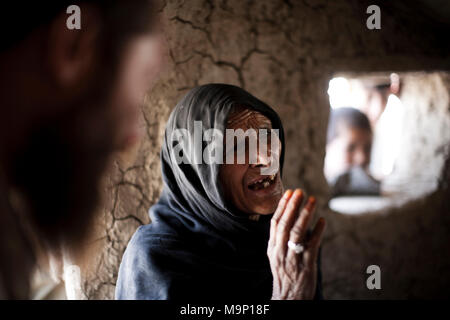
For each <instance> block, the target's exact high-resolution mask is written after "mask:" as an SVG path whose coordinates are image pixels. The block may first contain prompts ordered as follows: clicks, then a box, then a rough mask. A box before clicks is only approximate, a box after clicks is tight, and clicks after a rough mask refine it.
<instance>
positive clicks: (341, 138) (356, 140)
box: [325, 127, 372, 179]
mask: <svg viewBox="0 0 450 320" xmlns="http://www.w3.org/2000/svg"><path fill="white" fill-rule="evenodd" d="M371 148H372V133H371V132H370V131H368V130H364V129H359V128H348V127H342V128H340V130H339V135H338V136H337V137H336V138H335V139H334V140H332V141H331V142H330V143H329V144H328V145H327V155H326V159H325V174H326V175H327V178H328V179H332V178H333V177H335V176H337V175H340V174H342V173H344V172H345V171H347V170H349V169H350V168H352V167H354V166H361V167H363V168H364V169H367V167H368V165H369V162H370V151H371Z"/></svg>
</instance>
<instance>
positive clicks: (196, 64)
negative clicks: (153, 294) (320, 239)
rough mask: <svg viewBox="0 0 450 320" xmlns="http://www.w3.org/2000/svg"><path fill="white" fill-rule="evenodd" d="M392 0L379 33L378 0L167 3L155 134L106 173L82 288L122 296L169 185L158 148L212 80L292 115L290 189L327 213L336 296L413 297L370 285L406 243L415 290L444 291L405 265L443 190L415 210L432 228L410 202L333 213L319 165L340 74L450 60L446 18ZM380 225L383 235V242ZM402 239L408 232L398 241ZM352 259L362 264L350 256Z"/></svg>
mask: <svg viewBox="0 0 450 320" xmlns="http://www.w3.org/2000/svg"><path fill="white" fill-rule="evenodd" d="M391 2H392V1H389V4H388V1H378V4H379V5H380V7H381V15H382V20H381V27H382V28H381V30H373V31H372V30H368V29H367V28H366V19H367V17H368V15H367V14H366V8H367V6H368V5H369V3H367V4H366V3H365V2H364V1H357V0H354V1H325V0H324V1H321V0H316V1H312V0H303V1H293V0H291V1H289V0H286V1H281V0H259V1H241V0H233V1H199V0H198V1H197V0H195V1H194V0H189V1H175V0H171V1H166V2H165V3H164V6H163V9H162V15H163V20H164V23H165V31H166V38H167V47H168V50H167V65H166V69H165V71H164V72H163V74H162V76H161V78H160V80H159V81H158V83H157V84H156V85H155V86H154V88H153V89H152V90H151V92H149V95H148V98H147V99H146V102H145V106H144V108H143V126H144V128H145V130H146V135H145V137H144V139H143V141H142V142H141V144H140V145H139V146H138V147H137V149H136V150H134V151H135V152H134V154H135V156H136V157H135V158H133V157H129V158H126V159H125V160H123V159H122V160H119V159H118V160H117V161H116V162H115V165H114V168H113V170H112V173H111V174H110V176H109V177H108V188H107V190H105V198H106V199H105V200H106V206H105V207H104V209H103V210H102V212H101V214H100V219H99V224H98V232H97V234H96V236H97V239H96V241H94V242H93V243H92V248H94V249H93V250H94V251H93V252H95V254H93V255H91V256H89V260H88V261H87V262H85V263H83V264H82V283H81V288H82V292H80V296H82V297H85V298H113V295H114V287H115V281H116V277H117V270H118V267H119V263H120V260H121V257H122V254H123V251H124V249H125V247H126V245H127V242H128V240H129V239H130V237H131V235H132V234H133V232H134V231H135V230H136V228H137V227H138V226H139V225H140V224H143V223H149V222H150V221H149V218H148V214H147V211H148V209H149V207H150V206H151V205H152V204H153V203H154V202H155V201H157V199H158V196H159V193H160V191H161V175H160V166H159V148H160V144H161V141H162V134H163V130H164V125H165V122H166V120H167V118H168V116H169V113H170V111H171V109H172V108H173V107H174V106H175V104H176V102H177V101H178V100H179V99H180V98H181V97H182V96H183V95H184V94H185V93H186V92H187V91H188V90H189V89H190V88H192V87H194V86H196V85H199V84H204V83H209V82H223V83H231V84H236V85H239V86H241V87H243V88H245V89H246V90H248V91H249V92H251V93H252V94H254V95H255V96H257V97H258V98H260V99H262V100H263V101H265V102H267V103H268V104H269V105H271V106H273V107H274V109H275V110H276V111H277V112H279V114H280V116H281V118H282V120H283V121H284V124H285V128H286V133H287V150H286V151H287V155H286V164H285V176H284V182H285V184H286V186H287V187H295V186H300V187H303V188H305V189H306V190H307V192H308V193H311V194H314V195H316V196H317V197H318V200H319V208H318V211H319V213H320V214H321V215H324V216H326V217H327V218H329V222H330V223H329V226H328V230H327V235H326V238H325V241H324V250H323V255H324V261H323V263H324V281H325V282H324V290H325V296H326V297H327V298H360V297H369V298H370V297H389V298H391V297H396V296H398V297H400V298H402V297H405V296H406V292H408V290H409V287H408V286H407V285H406V284H405V283H411V282H401V284H399V285H398V286H396V287H395V288H391V289H389V288H388V289H386V290H381V292H377V293H373V292H366V291H367V289H364V288H362V287H361V286H364V285H365V277H366V275H365V267H366V265H367V263H369V262H370V261H375V262H373V263H375V264H376V261H377V259H382V261H388V260H390V259H391V257H392V256H396V255H401V252H402V248H403V247H404V246H417V251H415V250H416V249H414V250H413V252H417V253H416V254H415V255H414V254H413V253H411V256H410V257H408V259H409V260H411V261H409V260H408V261H406V260H402V262H401V263H400V264H399V265H395V268H397V269H395V268H394V267H390V266H389V267H387V269H388V270H389V272H391V271H396V272H398V274H399V275H400V276H401V277H403V278H402V279H412V280H411V281H412V283H416V284H415V287H414V290H416V291H417V292H418V293H417V295H418V296H420V294H422V295H425V294H426V293H433V294H435V293H436V292H435V291H436V290H434V289H433V288H434V287H433V282H429V283H428V287H426V286H425V285H424V286H423V288H424V291H422V292H421V289H422V286H421V283H422V279H421V278H420V275H421V274H426V275H429V274H430V270H431V269H430V268H429V267H427V266H426V265H425V266H424V265H422V264H420V266H418V267H416V268H411V269H406V268H408V267H407V265H409V264H408V263H409V262H411V263H412V264H413V265H416V262H417V261H416V260H420V259H419V258H418V257H419V254H420V253H421V252H422V250H425V248H423V247H422V242H420V240H418V239H417V238H416V236H418V235H419V234H422V233H425V234H429V233H433V225H434V223H435V222H436V221H439V219H440V218H441V215H440V214H441V212H442V210H441V208H442V203H443V202H445V201H444V199H445V198H443V196H442V195H441V194H440V193H438V194H435V195H433V197H436V198H430V199H431V200H430V199H428V200H420V201H423V202H419V204H415V205H412V209H414V210H415V211H414V212H416V213H415V214H413V216H414V217H417V219H420V217H421V216H422V215H423V212H424V210H431V211H432V212H434V213H435V214H433V215H430V216H433V217H434V218H433V220H427V223H426V224H425V226H423V228H424V229H417V228H418V227H417V225H416V224H415V220H414V219H408V220H407V221H408V222H407V223H406V224H405V225H404V224H403V223H402V217H403V215H402V213H401V212H403V213H405V212H406V211H409V210H410V209H409V208H403V209H401V208H400V209H395V210H392V212H387V213H385V217H386V216H387V218H380V217H379V216H368V217H367V218H363V219H359V220H358V219H356V218H348V217H345V216H342V217H341V216H336V215H335V214H333V213H332V212H330V210H329V209H328V208H327V200H328V187H327V185H326V182H325V179H324V177H323V173H322V168H323V157H324V154H325V133H326V127H327V120H328V112H329V106H328V97H327V94H326V92H327V87H328V81H329V79H330V78H331V77H332V74H333V73H334V72H341V71H345V72H348V71H349V72H370V71H410V70H439V69H449V68H450V61H449V59H448V50H447V49H448V44H447V42H445V44H444V39H445V38H441V34H442V30H444V29H445V28H444V27H441V26H439V25H436V24H435V23H433V22H431V21H430V20H428V18H427V17H424V16H423V15H421V13H420V10H419V11H417V10H413V9H414V8H413V6H412V5H411V6H406V5H398V4H397V5H396V7H393V5H392V4H391ZM370 4H373V3H370ZM418 5H419V3H418ZM447 88H448V87H447ZM433 199H434V200H433ZM436 199H438V200H439V199H440V200H439V201H438V200H436ZM421 205H422V207H421ZM399 212H400V213H399ZM386 219H389V221H387V220H386ZM446 221H447V220H446ZM393 223H395V225H397V224H398V225H401V226H402V228H404V229H401V230H404V232H403V233H402V234H406V235H407V236H408V237H410V238H411V239H415V241H416V242H408V241H406V240H407V239H406V240H405V239H403V240H402V239H401V238H399V237H396V236H395V235H396V233H395V232H394V230H392V229H391V227H392V225H393ZM374 225H376V226H378V228H379V229H378V230H377V231H375V230H374V231H373V232H371V233H368V234H367V236H366V235H365V230H366V229H370V228H371V227H372V226H374ZM389 226H391V227H389ZM443 226H448V223H446V224H444V225H443ZM421 228H422V227H421ZM446 228H448V227H446ZM389 234H391V237H389V236H387V235H389ZM439 234H440V235H442V233H439ZM380 235H381V239H384V240H381V242H382V245H381V247H380ZM355 237H356V238H355ZM342 239H344V240H342ZM346 239H350V240H348V241H347V240H346ZM352 239H353V240H355V239H356V240H355V241H353V240H352ZM408 239H409V238H408ZM400 240H402V241H405V242H404V243H398V241H400ZM444 240H445V239H443V238H442V237H441V236H439V237H431V238H429V237H428V238H427V242H426V243H432V244H433V245H435V246H436V247H435V251H433V252H439V249H445V248H446V247H445V246H444V245H443V244H442V243H443V242H442V241H444ZM391 241H392V242H391ZM447 242H448V241H447ZM391 243H392V245H391ZM374 248H376V249H374ZM414 248H415V247H414ZM380 249H381V250H382V252H380ZM384 249H387V250H388V251H386V252H385V251H384ZM333 252H334V254H333ZM336 252H337V253H336ZM447 252H448V250H447ZM429 254H430V255H431V253H429ZM433 257H434V256H433ZM431 258H432V257H431V256H430V259H431ZM349 260H353V261H354V263H352V264H349ZM393 261H394V260H393ZM405 261H406V262H405ZM430 261H431V260H430ZM393 263H394V262H393ZM382 268H383V266H382ZM390 277H393V275H392V273H388V274H387V275H386V281H388V279H390ZM446 277H447V278H448V275H447V273H446ZM402 286H404V287H402ZM427 288H428V290H425V289H427ZM364 290H366V291H364ZM433 290H434V291H433Z"/></svg>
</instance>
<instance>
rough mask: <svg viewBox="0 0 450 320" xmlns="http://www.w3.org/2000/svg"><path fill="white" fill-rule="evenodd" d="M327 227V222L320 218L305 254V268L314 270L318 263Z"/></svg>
mask: <svg viewBox="0 0 450 320" xmlns="http://www.w3.org/2000/svg"><path fill="white" fill-rule="evenodd" d="M325 225H326V222H325V219H324V218H320V219H319V220H318V221H317V223H316V226H315V227H314V230H313V232H312V234H311V237H310V239H309V241H308V243H307V248H306V250H305V252H304V253H303V259H304V260H303V261H304V263H305V266H307V267H309V268H313V267H314V265H315V263H316V261H317V255H318V253H319V247H320V243H321V241H322V236H323V233H324V230H325Z"/></svg>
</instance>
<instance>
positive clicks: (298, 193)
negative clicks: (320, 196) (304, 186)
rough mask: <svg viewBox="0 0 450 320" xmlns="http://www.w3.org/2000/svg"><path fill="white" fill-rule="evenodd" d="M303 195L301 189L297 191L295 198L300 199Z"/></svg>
mask: <svg viewBox="0 0 450 320" xmlns="http://www.w3.org/2000/svg"><path fill="white" fill-rule="evenodd" d="M302 195H303V191H302V190H301V189H295V192H294V197H295V198H300V197H301V196H302Z"/></svg>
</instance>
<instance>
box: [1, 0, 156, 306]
mask: <svg viewBox="0 0 450 320" xmlns="http://www.w3.org/2000/svg"><path fill="white" fill-rule="evenodd" d="M73 2H74V1H70V2H69V1H64V0H60V1H54V2H44V1H42V2H41V1H33V2H29V3H25V4H23V3H22V2H13V1H11V2H8V4H2V11H1V13H0V33H1V35H2V36H1V39H2V40H1V42H0V104H1V114H0V298H2V299H17V298H20V299H21V298H28V297H29V280H30V273H31V271H32V269H33V266H34V265H35V261H36V256H37V255H38V252H37V251H38V246H37V245H36V244H37V243H38V242H39V243H40V244H42V246H43V247H44V248H46V250H47V249H49V250H50V251H51V250H52V249H58V248H59V247H60V246H67V247H70V248H71V247H77V246H79V245H80V244H81V241H82V240H83V239H84V238H85V236H86V235H87V233H88V232H89V226H90V225H91V223H92V220H93V212H94V211H95V209H96V206H97V205H98V201H99V193H100V190H99V189H100V188H99V187H100V180H101V178H102V176H103V175H104V173H105V169H106V168H107V166H108V163H109V160H110V158H111V156H112V155H113V153H114V152H115V151H118V150H122V149H124V148H126V147H127V146H130V145H131V144H133V143H134V142H136V141H137V140H138V137H139V130H138V121H137V120H138V115H139V111H140V106H141V103H142V101H143V96H144V94H145V92H146V91H147V90H148V89H149V87H150V84H151V82H152V80H153V79H154V78H155V76H156V74H157V72H158V69H159V65H160V63H161V61H160V60H161V56H162V55H161V37H160V32H159V23H157V20H158V19H157V8H156V6H157V4H156V3H155V1H149V0H136V1H126V0H112V1H104V0H85V1H79V2H76V4H77V5H78V6H79V8H80V10H81V28H80V29H73V30H71V29H69V28H68V27H67V26H66V21H67V19H68V17H69V16H70V14H68V13H66V10H67V7H68V6H69V5H72V4H73ZM39 248H42V247H39Z"/></svg>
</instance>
